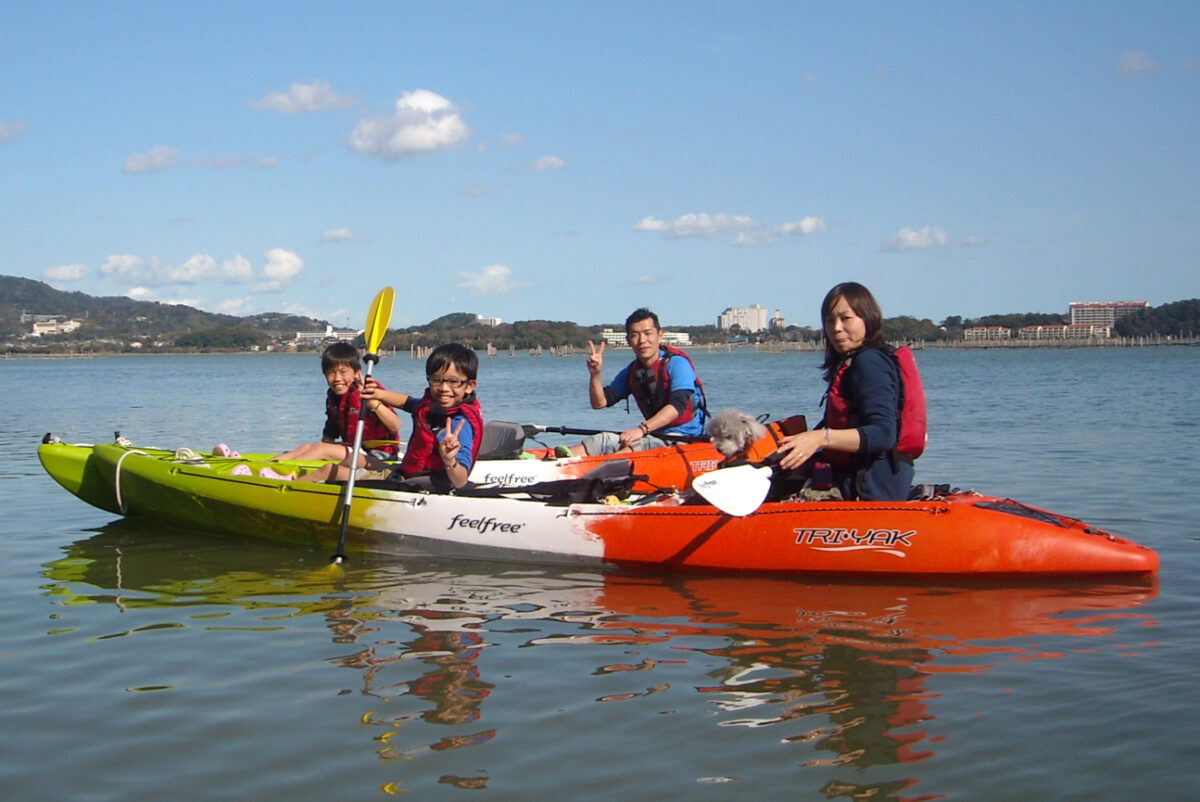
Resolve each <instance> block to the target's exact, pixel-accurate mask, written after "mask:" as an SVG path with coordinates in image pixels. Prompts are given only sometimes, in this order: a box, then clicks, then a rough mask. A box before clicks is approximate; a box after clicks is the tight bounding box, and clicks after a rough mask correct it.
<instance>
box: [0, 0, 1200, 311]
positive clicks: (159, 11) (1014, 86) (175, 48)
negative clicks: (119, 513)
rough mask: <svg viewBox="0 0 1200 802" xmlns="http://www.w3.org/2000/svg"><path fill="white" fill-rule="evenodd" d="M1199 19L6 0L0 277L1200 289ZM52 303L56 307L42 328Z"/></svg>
mask: <svg viewBox="0 0 1200 802" xmlns="http://www.w3.org/2000/svg"><path fill="white" fill-rule="evenodd" d="M1198 31H1200V3H1196V2H1128V3H1116V2H1035V3H1005V2H994V3H987V4H983V3H962V2H946V3H923V2H913V3H894V2H886V3H883V2H881V3H874V2H861V3H807V2H752V1H750V2H689V3H683V2H673V3H665V2H636V3H635V2H628V3H625V2H612V3H594V4H585V3H579V2H565V1H560V2H544V3H543V2H503V3H501V2H489V3H484V2H454V3H451V2H446V3H427V2H421V3H407V2H382V3H377V2H348V3H300V2H296V3H266V2H252V1H251V2H230V3H222V2H204V3H174V2H155V3H149V2H123V3H108V2H105V3H100V2H95V3H92V2H59V3H26V2H7V1H6V0H0V75H2V76H3V79H2V80H0V198H2V203H0V208H2V211H0V242H2V243H3V247H2V248H0V273H2V274H7V275H18V276H25V277H29V278H35V279H40V280H43V281H47V282H48V283H50V284H51V285H53V286H55V287H57V288H59V289H64V290H79V291H82V292H86V293H89V294H92V295H130V296H131V297H134V298H139V299H144V300H158V301H171V302H184V303H188V304H191V305H194V306H197V307H199V308H201V309H205V310H208V311H214V312H228V313H231V314H251V313H255V312H264V311H283V312H296V313H301V314H308V315H312V316H315V317H318V318H323V319H326V320H329V321H330V322H333V323H335V324H337V325H347V324H349V325H356V326H361V325H362V318H363V317H364V316H365V314H366V310H367V307H368V305H369V304H370V301H371V299H372V297H373V296H374V295H375V293H376V292H377V291H378V289H379V288H381V287H383V286H385V285H388V284H390V285H393V286H394V287H395V288H396V291H397V293H396V298H397V301H396V309H395V313H394V315H393V319H392V323H393V326H407V325H412V324H417V323H423V322H426V321H429V320H431V319H433V318H435V317H438V316H440V315H443V314H446V313H449V312H458V311H467V312H475V313H478V314H482V315H485V316H489V317H500V318H501V319H503V320H505V321H513V320H528V319H535V318H537V319H552V320H574V321H577V322H580V323H584V324H595V323H606V322H607V323H613V322H620V321H621V320H623V319H624V317H625V315H626V314H627V313H628V312H630V311H631V310H633V309H634V308H636V307H638V306H643V305H646V306H649V307H651V308H652V309H654V310H655V311H657V312H658V313H659V316H660V317H661V319H662V320H663V323H664V324H667V325H670V324H677V325H689V324H704V323H714V322H715V320H716V317H717V315H718V314H720V313H721V312H722V311H723V310H724V309H725V308H726V307H727V306H748V305H750V304H755V303H757V304H761V305H762V306H764V307H767V308H768V309H770V310H774V309H779V310H781V312H782V314H783V315H784V317H785V318H786V319H787V320H788V321H789V322H791V323H797V324H801V325H815V324H816V322H817V321H816V318H817V314H818V307H819V304H820V301H821V298H822V296H823V295H824V293H825V291H826V290H827V289H828V288H829V287H830V286H831V285H832V284H834V283H836V282H839V281H844V280H857V281H861V282H863V283H865V284H866V285H867V286H869V287H871V288H872V290H873V291H874V292H875V294H876V296H877V297H878V299H879V301H880V303H881V305H882V306H883V310H884V314H885V315H887V316H894V315H902V314H907V315H914V316H916V317H927V318H930V319H932V320H934V321H941V320H942V319H944V318H945V317H947V316H949V315H963V316H967V317H973V316H979V315H984V314H989V313H1005V312H1024V311H1044V312H1065V311H1066V308H1067V304H1068V303H1069V302H1070V301H1095V300H1146V301H1149V302H1150V303H1151V304H1152V305H1158V304H1162V303H1167V302H1170V301H1175V300H1182V299H1186V298H1193V297H1197V296H1200V278H1198V277H1197V276H1198V275H1200V271H1198V270H1197V254H1200V35H1197V32H1198ZM36 311H38V312H52V311H53V310H36Z"/></svg>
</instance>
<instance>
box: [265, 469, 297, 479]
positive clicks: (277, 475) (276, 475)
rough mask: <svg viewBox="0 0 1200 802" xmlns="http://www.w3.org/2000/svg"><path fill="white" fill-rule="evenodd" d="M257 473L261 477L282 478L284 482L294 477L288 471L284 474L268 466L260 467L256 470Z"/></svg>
mask: <svg viewBox="0 0 1200 802" xmlns="http://www.w3.org/2000/svg"><path fill="white" fill-rule="evenodd" d="M258 475H259V476H261V477H262V478H263V479H282V480H283V481H285V482H290V481H292V480H293V479H295V478H296V477H295V476H292V475H291V474H290V473H289V474H286V475H285V474H282V473H276V472H275V471H273V470H271V469H270V468H260V469H259V471H258Z"/></svg>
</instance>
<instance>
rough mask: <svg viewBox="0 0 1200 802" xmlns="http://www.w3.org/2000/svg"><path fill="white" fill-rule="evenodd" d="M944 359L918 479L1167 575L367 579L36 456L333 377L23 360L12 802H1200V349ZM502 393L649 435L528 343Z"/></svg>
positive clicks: (189, 433)
mask: <svg viewBox="0 0 1200 802" xmlns="http://www.w3.org/2000/svg"><path fill="white" fill-rule="evenodd" d="M694 356H695V359H696V362H697V364H698V366H699V368H700V370H701V373H702V376H703V377H704V379H705V382H706V384H707V386H708V390H709V396H710V406H711V407H712V408H713V409H714V410H715V409H721V408H725V407H730V406H736V407H739V408H742V409H745V410H749V411H754V412H766V413H770V414H771V415H772V416H781V415H784V414H790V413H794V412H803V413H805V414H808V415H809V418H810V421H813V422H815V421H816V420H817V419H818V418H819V414H818V412H817V409H816V403H817V401H818V399H819V397H820V393H821V389H822V388H821V385H820V379H819V373H818V371H817V369H816V364H817V357H816V356H814V355H795V354H792V355H755V354H748V353H735V354H726V353H711V354H710V353H706V352H703V351H700V352H697V353H694ZM918 359H919V363H920V365H921V368H922V372H923V374H924V376H925V380H926V389H927V393H928V395H929V398H930V404H931V410H930V413H931V435H930V448H929V451H928V452H927V454H926V456H925V457H924V458H923V459H922V460H921V461H920V463H919V465H918V478H919V480H922V481H947V482H952V483H954V484H957V485H959V486H962V487H973V488H976V489H979V490H982V491H988V492H991V493H994V494H996V495H1006V496H1011V497H1013V498H1017V499H1020V500H1022V501H1025V502H1028V503H1031V504H1035V505H1037V506H1042V507H1046V508H1049V509H1052V510H1055V511H1058V512H1062V513H1067V514H1071V515H1077V516H1079V517H1081V518H1084V519H1086V520H1089V521H1091V522H1093V523H1096V524H1098V525H1100V526H1103V527H1104V528H1107V529H1110V530H1113V531H1116V532H1119V533H1121V534H1125V535H1128V536H1130V537H1132V538H1134V539H1135V540H1138V541H1139V542H1142V543H1144V544H1146V545H1149V546H1151V547H1153V548H1155V549H1157V550H1158V551H1159V553H1160V555H1161V557H1162V563H1163V565H1162V572H1161V576H1160V578H1159V581H1158V582H1157V583H1155V584H1142V585H1137V584H1129V585H1118V584H1109V583H1072V584H1054V583H1045V584H1041V585H1038V586H1033V587H1029V586H1018V587H1012V586H1008V587H1003V586H1001V587H989V586H978V585H977V586H966V587H950V586H940V585H939V586H929V585H926V586H921V585H915V586H899V585H886V584H884V585H863V584H855V583H839V584H830V583H826V582H818V581H807V582H806V581H794V580H781V579H760V578H744V577H741V578H738V577H732V578H722V577H697V576H688V577H677V576H676V577H672V576H665V575H656V574H637V575H617V576H613V575H610V576H601V575H598V574H593V573H580V572H561V571H549V570H546V569H542V568H539V567H537V566H514V565H492V564H486V563H462V562H455V563H447V562H435V561H411V562H378V561H371V560H367V559H356V560H355V561H353V562H352V563H351V564H350V566H349V569H348V570H347V572H346V573H345V575H344V578H343V579H342V580H340V581H338V580H336V579H335V577H334V575H333V574H331V572H330V571H329V569H328V568H327V553H328V550H323V551H310V550H306V549H301V548H287V547H281V546H275V545H266V544H261V543H256V542H254V541H253V540H246V541H245V542H241V541H234V540H231V539H227V538H222V537H218V536H215V535H205V534H203V533H184V532H178V531H170V530H162V529H157V528H153V527H149V526H144V525H141V524H138V523H137V522H127V521H120V520H115V519H114V518H113V517H112V516H110V515H108V514H107V513H104V512H101V511H99V510H95V509H92V508H90V507H88V506H86V505H84V504H83V503H82V502H79V501H77V500H75V499H74V498H72V497H71V496H69V495H68V494H67V493H66V492H65V491H63V490H61V489H60V488H58V486H57V485H55V484H54V483H53V482H52V481H51V480H50V479H49V478H48V477H47V476H46V475H45V474H44V473H43V472H42V470H41V467H40V466H39V465H38V463H37V459H36V454H35V450H36V445H37V443H38V441H39V439H40V437H41V435H42V434H43V433H45V432H46V431H53V432H54V433H55V434H58V435H59V436H61V437H62V438H63V439H64V440H69V441H74V442H92V441H96V440H108V439H110V438H111V437H112V432H113V430H115V429H119V430H120V431H121V432H122V434H124V435H126V436H128V437H130V438H131V439H133V440H134V441H135V442H136V443H138V444H141V445H162V446H170V447H175V446H181V445H187V446H191V447H193V448H197V449H199V448H208V447H211V445H212V444H213V443H215V442H217V441H218V440H223V441H226V442H229V443H230V444H232V445H234V446H235V447H237V448H240V449H243V450H247V449H250V450H264V451H266V450H279V449H282V448H285V447H288V446H292V445H295V444H296V443H298V442H300V441H303V440H308V439H313V438H314V437H316V436H317V435H318V434H319V432H320V427H321V423H322V421H321V396H322V393H323V392H324V389H323V388H324V384H323V381H322V378H321V376H320V372H319V369H318V362H317V358H316V357H315V356H311V355H308V356H212V357H137V358H99V359H88V360H62V361H14V360H10V361H4V360H0V399H2V400H3V405H4V409H5V410H6V412H7V419H8V421H9V423H8V426H7V428H6V429H5V430H4V431H2V432H0V445H2V446H3V453H4V454H5V460H4V463H3V466H2V467H0V494H2V495H0V499H2V500H3V515H4V524H3V528H2V529H0V754H2V755H3V760H2V761H0V789H3V792H2V794H3V798H4V799H5V800H45V799H71V800H147V801H149V800H155V802H157V801H158V800H163V799H172V800H217V799H233V800H245V799H268V798H275V799H289V800H329V799H352V800H369V799H382V798H386V797H388V796H390V795H394V794H402V793H405V794H408V795H409V798H415V799H475V798H491V799H529V798H539V799H616V798H621V799H631V798H655V799H684V798H687V799H693V798H696V799H714V800H723V799H731V798H758V797H763V798H768V797H767V795H769V796H770V798H781V797H786V798H790V799H818V800H822V799H868V798H869V799H897V800H899V799H906V800H917V799H960V800H981V799H984V800H996V799H1001V800H1007V799H1012V800H1025V799H1072V800H1076V799H1132V798H1144V797H1147V796H1149V797H1150V798H1154V799H1167V800H1188V799H1196V798H1198V797H1200V768H1197V762H1196V756H1197V754H1198V753H1200V733H1198V731H1197V726H1196V723H1195V722H1196V720H1197V715H1200V682H1197V679H1196V665H1197V662H1198V660H1200V627H1197V626H1196V623H1197V616H1196V614H1195V612H1194V604H1195V601H1196V600H1197V599H1198V598H1200V545H1198V543H1197V540H1198V539H1200V533H1198V527H1197V524H1196V521H1197V520H1198V519H1200V490H1198V489H1197V482H1196V481H1195V475H1196V468H1195V466H1194V464H1193V460H1194V459H1195V457H1196V455H1197V454H1200V428H1198V427H1197V423H1196V412H1195V401H1196V400H1197V398H1200V349H1194V348H1173V349H1168V348H1153V349H1125V350H1116V349H1114V350H1103V349H1095V350H1074V351H1036V352H1028V351H986V352H981V351H973V352H952V353H947V352H935V351H928V352H924V353H921V354H918ZM616 366H617V360H615V359H614V360H612V363H611V364H610V366H609V367H610V369H611V370H615V369H616ZM611 370H610V372H611ZM422 373H423V371H422V365H421V364H420V363H417V362H414V361H412V360H409V359H408V358H407V356H403V357H396V358H388V359H385V360H384V361H383V362H381V363H380V365H379V367H378V369H377V375H378V376H379V377H380V378H381V380H382V381H383V382H384V383H385V384H387V385H388V386H390V387H393V388H397V389H410V388H415V387H417V386H419V382H420V380H421V377H422ZM480 388H481V389H480V396H481V399H482V401H483V403H484V408H485V411H486V412H487V413H488V416H489V417H492V418H495V419H507V420H515V421H520V422H523V423H542V424H548V425H559V424H565V425H570V426H583V427H597V428H604V427H621V428H623V427H624V426H627V425H628V422H629V420H630V419H629V418H626V417H625V412H624V410H623V409H617V410H608V411H605V412H593V411H591V410H589V409H587V408H586V395H585V388H586V371H585V368H584V365H583V359H582V357H578V358H574V359H558V358H551V357H546V358H543V359H532V358H529V357H526V356H519V357H517V358H509V357H507V356H500V357H498V358H496V359H494V360H490V361H485V363H484V364H483V366H482V370H481V376H480ZM547 441H548V442H550V443H554V442H561V440H559V439H556V438H548V439H547ZM331 536H334V533H331Z"/></svg>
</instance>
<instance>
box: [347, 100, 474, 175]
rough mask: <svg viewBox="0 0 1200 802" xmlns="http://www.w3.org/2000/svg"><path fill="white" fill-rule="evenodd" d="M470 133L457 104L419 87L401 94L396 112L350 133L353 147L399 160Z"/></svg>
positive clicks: (446, 145)
mask: <svg viewBox="0 0 1200 802" xmlns="http://www.w3.org/2000/svg"><path fill="white" fill-rule="evenodd" d="M469 133H470V132H469V130H468V128H467V125H466V123H465V122H463V119H462V115H460V114H459V112H458V109H457V108H455V106H454V104H453V103H451V102H450V101H449V100H447V99H446V98H444V97H442V96H441V95H438V94H435V93H434V92H430V91H428V90H426V89H418V90H416V91H413V92H405V93H404V94H402V95H401V96H400V99H399V100H397V101H396V111H395V113H394V114H392V115H385V116H379V117H370V118H367V119H365V120H362V121H361V122H359V124H358V127H357V128H355V129H354V131H353V132H352V133H351V134H350V149H351V150H353V151H354V152H356V153H362V154H365V155H367V156H375V157H378V158H381V159H399V158H401V157H403V156H410V155H413V154H416V153H428V152H431V151H435V150H441V149H443V148H449V147H452V146H454V145H456V144H458V143H459V142H461V141H463V140H464V139H466V138H467V136H468V134H469Z"/></svg>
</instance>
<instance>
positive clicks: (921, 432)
mask: <svg viewBox="0 0 1200 802" xmlns="http://www.w3.org/2000/svg"><path fill="white" fill-rule="evenodd" d="M880 350H881V351H883V352H884V353H885V354H888V355H889V356H891V357H892V359H894V360H895V361H896V367H897V369H898V372H899V374H900V408H899V409H898V410H897V411H896V422H897V429H898V430H897V432H896V445H895V448H894V449H892V450H893V451H894V452H895V453H896V454H897V455H899V456H901V457H906V458H908V459H910V460H914V459H916V458H917V457H919V456H921V454H923V453H924V452H925V440H926V439H927V437H928V427H927V422H928V415H927V413H926V410H925V387H924V385H923V384H922V383H921V374H920V373H918V372H917V362H916V360H915V359H913V355H912V349H911V348H909V347H908V346H907V345H902V346H900V347H899V348H897V349H896V350H895V351H893V350H891V349H889V348H882V349H880ZM852 361H853V357H851V358H849V359H845V360H843V361H842V364H840V365H838V369H837V370H836V371H835V372H834V374H833V378H832V379H831V380H830V382H829V390H828V392H827V393H826V395H825V401H826V407H825V426H826V427H827V428H829V429H852V428H854V427H855V426H856V425H857V423H856V422H855V421H854V420H852V418H851V415H850V404H849V402H848V400H847V399H846V397H845V395H844V394H843V391H842V381H843V379H844V378H845V376H846V371H847V370H849V369H850V363H851V362H852ZM825 456H826V458H827V459H828V460H829V462H831V463H833V464H834V465H843V466H845V465H851V464H854V462H855V457H856V455H854V454H848V453H846V452H839V451H827V452H825Z"/></svg>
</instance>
